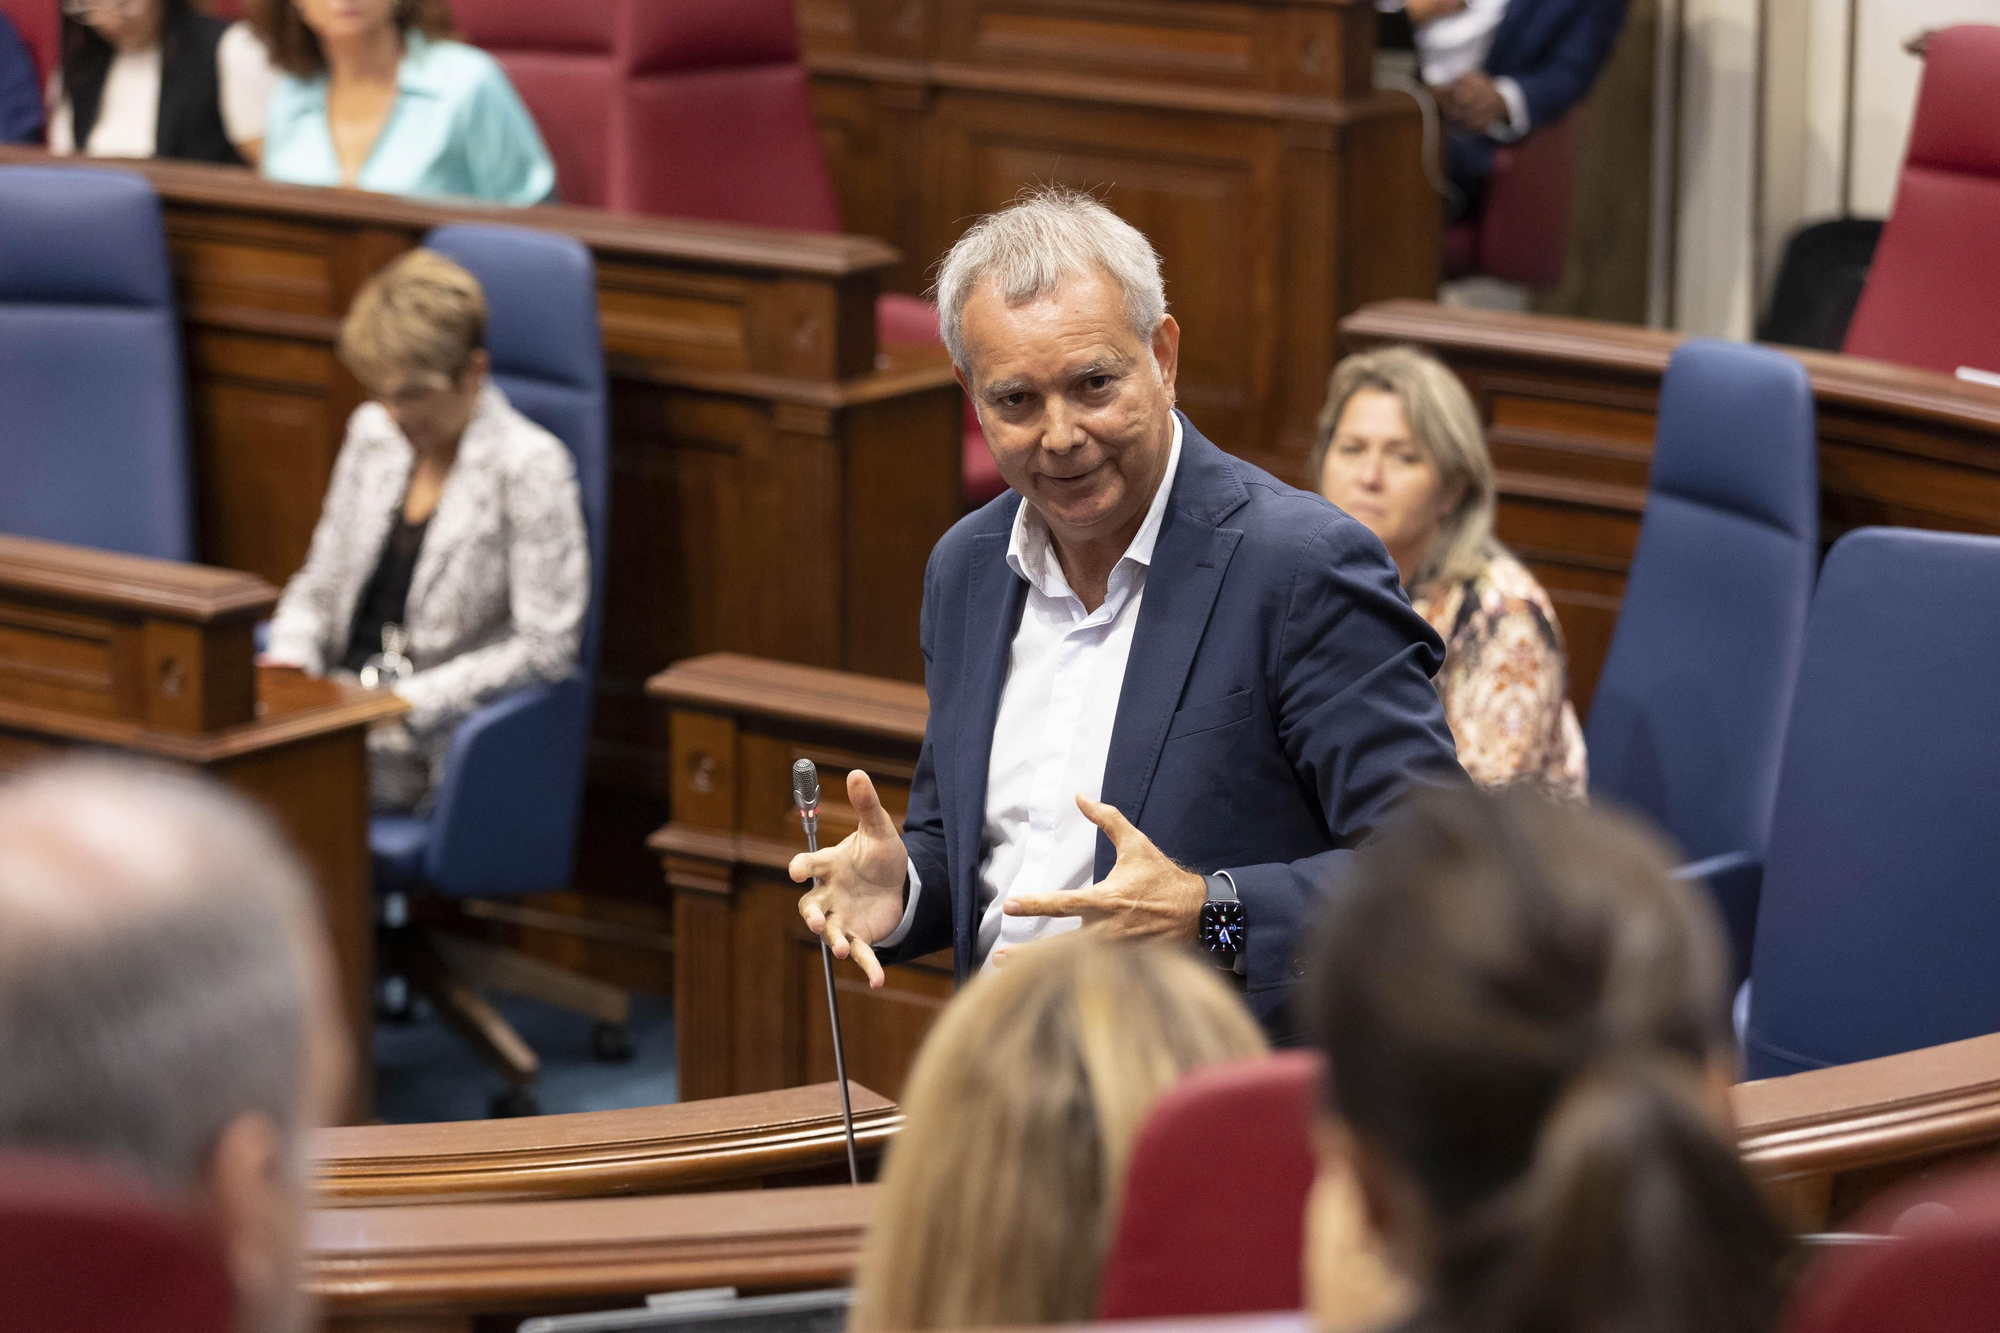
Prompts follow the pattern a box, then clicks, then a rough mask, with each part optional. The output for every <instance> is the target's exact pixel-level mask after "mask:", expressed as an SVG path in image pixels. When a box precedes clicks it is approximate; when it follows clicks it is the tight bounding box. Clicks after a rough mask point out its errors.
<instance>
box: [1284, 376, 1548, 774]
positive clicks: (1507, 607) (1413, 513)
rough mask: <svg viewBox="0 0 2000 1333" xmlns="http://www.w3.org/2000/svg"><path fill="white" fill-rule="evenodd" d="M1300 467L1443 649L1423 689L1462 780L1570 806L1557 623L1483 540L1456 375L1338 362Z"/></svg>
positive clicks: (1483, 503) (1483, 517)
mask: <svg viewBox="0 0 2000 1333" xmlns="http://www.w3.org/2000/svg"><path fill="white" fill-rule="evenodd" d="M1310 467H1311V474H1312V477H1313V480H1314V482H1315V483H1316V484H1317V485H1318V486H1319V490H1320V494H1321V495H1324V496H1325V497H1326V498H1327V499H1328V500H1331V501H1332V502H1333V503H1334V504H1336V505H1338V506H1340V507H1341V508H1342V509H1344V510H1346V511H1347V512H1348V513H1350V514H1352V515H1353V516H1354V517H1355V518H1358V519H1360V520H1361V521H1362V522H1363V523H1364V524H1366V525H1367V526H1368V528H1369V530H1370V531H1371V532H1373V533H1374V534H1375V535H1376V536H1377V537H1379V538H1381V539H1382V544H1383V546H1385V547H1387V548H1388V551H1389V558H1390V559H1392V560H1394V561H1395V562H1396V568H1397V570H1398V572H1400V573H1401V575H1402V579H1403V587H1404V590H1405V591H1407V592H1408V593H1409V595H1410V602H1411V604H1412V605H1413V606H1414V607H1415V608H1416V610H1417V613H1418V614H1419V615H1421V616H1423V618H1424V619H1425V620H1427V621H1429V622H1430V626H1431V628H1432V629H1434V630H1436V631H1437V632H1438V635H1439V637H1441V638H1442V639H1443V640H1444V642H1445V661H1444V667H1443V669H1441V670H1440V671H1439V672H1438V674H1437V678H1436V682H1435V683H1436V685H1437V690H1438V695H1439V697H1440V698H1441V699H1442V700H1443V701H1444V710H1445V717H1446V719H1447V720H1448V721H1449V722H1450V723H1451V731H1452V736H1453V738H1454V739H1455V740H1456V741H1457V742H1458V760H1459V763H1460V764H1462V765H1463V766H1464V768H1465V771H1466V772H1467V773H1468V774H1470V775H1471V776H1472V779H1473V780H1474V781H1475V782H1478V783H1481V784H1483V785H1486V786H1503V785H1506V784H1509V783H1515V782H1526V783H1530V784H1533V785H1536V786H1540V787H1542V788H1544V789H1546V790H1548V791H1550V792H1552V793H1555V794H1559V795H1564V796H1570V797H1574V798H1576V799H1579V800H1581V799H1582V798H1583V796H1584V791H1585V785H1586V781H1587V778H1588V772H1587V766H1586V762H1585V757H1584V749H1583V729H1582V727H1580V726H1579V725H1578V724H1577V719H1576V710H1575V708H1573V707H1572V706H1571V705H1570V702H1569V697H1568V688H1569V678H1568V669H1567V664H1566V662H1565V654H1564V649H1563V638H1562V626H1561V625H1559V624H1558V623H1557V622H1556V611H1555V606H1554V605H1553V604H1552V603H1551V602H1550V601H1549V595H1548V593H1546V592H1544V591H1543V590H1542V586H1541V584H1539V583H1537V582H1536V581H1535V577H1534V575H1532V574H1530V573H1529V572H1528V571H1527V569H1526V568H1524V567H1523V566H1522V564H1521V562H1520V561H1518V560H1516V559H1515V558H1514V557H1513V556H1512V555H1510V554H1508V552H1507V549H1506V548H1505V547H1504V546H1502V545H1501V544H1500V543H1499V542H1498V541H1497V540H1496V539H1495V538H1494V536H1493V513H1494V484H1493V460H1492V458H1491V457H1490V456H1489V455H1488V454H1487V452H1486V436H1485V433H1484V432H1483V431H1482V430H1481V429H1480V425H1479V413H1478V412H1477V411H1476V410H1475V409H1474V407H1473V405H1472V399H1471V397H1470V396H1469V395H1468V394H1467V393H1466V392H1465V386H1464V385H1462V384H1460V383H1459V381H1458V377H1457V376H1455V375H1453V374H1452V373H1451V371H1449V370H1447V369H1446V368H1445V367H1444V365H1443V364H1441V363H1440V362H1439V361H1437V360H1436V359H1435V358H1434V357H1431V356H1429V355H1427V354H1425V353H1423V352H1420V351H1418V350H1417V349H1416V348H1414V347H1387V348H1383V349H1381V350H1379V351H1373V352H1364V353H1361V354H1359V355H1357V356H1350V357H1348V358H1347V359H1346V360H1344V361H1342V362H1341V363H1340V364H1339V365H1338V366H1336V367H1334V371H1333V378H1332V380H1331V382H1330V383H1329V384H1328V385H1327V396H1326V406H1325V407H1324V408H1323V409H1322V410H1321V412H1320V416H1319V440H1318V443H1317V444H1316V445H1315V446H1314V449H1313V453H1312V459H1311V463H1310Z"/></svg>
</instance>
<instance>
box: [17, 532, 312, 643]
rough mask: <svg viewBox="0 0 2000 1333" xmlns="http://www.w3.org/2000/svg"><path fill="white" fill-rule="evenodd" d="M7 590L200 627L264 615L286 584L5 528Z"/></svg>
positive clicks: (231, 570)
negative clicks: (24, 534)
mask: <svg viewBox="0 0 2000 1333" xmlns="http://www.w3.org/2000/svg"><path fill="white" fill-rule="evenodd" d="M0 592H6V593H22V594H27V595H30V596H35V597H47V598H52V599H54V598H60V599H67V600H71V601H79V602H87V603H89V604H91V605H93V606H101V607H106V608H117V609H118V610H122V611H139V612H144V613H145V614H147V615H152V616H162V617H172V618H174V619H176V620H184V621H187V622H188V623H190V624H195V625H211V624H216V623H219V622H223V621H230V620H252V621H255V620H262V619H264V618H266V617H267V616H269V615H270V614H271V611H272V608H273V607H275V606H276V605H277V604H278V590H277V589H276V588H273V587H272V586H271V585H270V584H268V583H266V582H265V581H264V580H263V579H260V578H258V577H256V576H255V575H253V574H244V573H241V572H239V571H237V570H233V569H211V568H208V567H207V566H205V565H184V564H180V563H178V562H177V561H172V560H153V559H149V558H147V557H145V556H137V555H125V554H123V553H122V552H118V551H100V550H95V549H92V548H88V547H82V546H68V545H64V544H63V543H61V542H46V541H38V540H36V539H35V538H32V537H16V536H13V535H11V534H8V533H0Z"/></svg>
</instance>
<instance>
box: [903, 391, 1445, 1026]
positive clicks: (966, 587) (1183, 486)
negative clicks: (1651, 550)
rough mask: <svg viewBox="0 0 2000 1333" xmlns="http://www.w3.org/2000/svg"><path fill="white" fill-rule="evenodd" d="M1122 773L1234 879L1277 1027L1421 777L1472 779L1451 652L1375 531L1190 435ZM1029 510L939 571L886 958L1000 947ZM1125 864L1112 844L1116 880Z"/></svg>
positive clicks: (1128, 696)
mask: <svg viewBox="0 0 2000 1333" xmlns="http://www.w3.org/2000/svg"><path fill="white" fill-rule="evenodd" d="M1182 430H1183V435H1182V440H1181V460H1180V467H1179V469H1178V471H1177V472H1176V473H1175V476H1174V485H1173V490H1172V492H1171V494H1170V495H1169V497H1168V504H1167V508H1166V511H1165V514H1164V516H1163V518H1162V522H1161V525H1160V534H1159V539H1158V543H1157V545H1156V546H1155V547H1154V550H1153V561H1152V564H1151V566H1150V568H1149V569H1148V570H1147V573H1146V593H1145V598H1144V600H1143V601H1142V602H1141V603H1140V605H1139V622H1138V624H1137V626H1136V627H1135V628H1134V632H1133V638H1132V652H1131V657H1130V659H1129V661H1128V663H1127V665H1126V668H1125V683H1124V688H1123V690H1122V692H1121V694H1120V696H1119V700H1118V713H1117V716H1116V718H1115V719H1114V722H1113V725H1112V732H1111V748H1110V753H1109V755H1108V757H1107V758H1106V761H1105V766H1104V786H1103V799H1104V800H1105V801H1106V802H1107V803H1109V804H1111V805H1114V806H1116V807H1117V808H1118V809H1119V810H1121V811H1123V812H1124V814H1125V817H1126V818H1127V819H1130V820H1131V821H1132V822H1133V823H1134V824H1136V825H1137V826H1138V827H1139V829H1140V831H1141V832H1143V833H1145V834H1146V836H1147V837H1149V838H1151V839H1152V840H1153V842H1154V843H1155V845H1157V846H1158V847H1159V848H1160V850H1161V851H1163V852H1165V853H1166V854H1167V855H1168V856H1170V857H1172V858H1173V859H1174V860H1175V861H1178V862H1179V863H1180V864H1182V865H1184V866H1187V867H1189V868H1190V869H1194V870H1199V871H1201V872H1203V873H1208V872H1212V871H1216V870H1228V871H1229V872H1230V873H1231V874H1232V875H1233V876H1234V877H1235V880H1236V885H1237V889H1238V891H1239V892H1240V893H1241V895H1242V898H1243V904H1244V911H1245V916H1246V918H1247V921H1248V927H1249V930H1248V959H1247V962H1248V998H1249V1001H1250V1004H1251V1007H1252V1008H1253V1009H1254V1010H1256V1011H1257V1013H1258V1014H1259V1016H1260V1017H1262V1018H1264V1019H1265V1020H1266V1021H1267V1022H1270V1021H1273V1020H1275V1019H1276V1017H1277V1014H1278V1011H1279V1010H1280V1009H1281V1007H1282V1006H1283V1005H1284V1002H1285V999H1286V998H1287V996H1288V995H1289V994H1290V992H1291V989H1292V987H1293V986H1294V985H1295V984H1296V982H1297V979H1298V971H1297V966H1296V953H1297V948H1298V944H1299V942H1300V939H1299V937H1300V934H1301V930H1302V928H1303V927H1304V926H1305V924H1306V922H1307V920H1308V917H1309V915H1310V913H1311V912H1312V909H1313V907H1314V905H1315V902H1316V901H1317V899H1318V897H1319V895H1320V892H1321V891H1322V889H1323V888H1324V887H1325V886H1326V885H1327V883H1328V881H1329V880H1330V879H1331V878H1333V877H1334V876H1335V875H1337V874H1338V872H1339V870H1340V868H1341V864H1342V862H1343V860H1344V859H1345V858H1347V857H1349V856H1351V855H1352V853H1351V851H1348V850H1343V849H1348V848H1351V847H1352V846H1353V845H1354V844H1355V843H1356V842H1358V841H1359V840H1360V839H1361V838H1363V837H1365V836H1366V835H1367V834H1368V833H1369V831H1370V830H1371V829H1372V828H1373V826H1374V825H1375V824H1376V822H1377V821H1378V820H1379V819H1380V818H1381V816H1382V814H1383V813H1384V811H1385V810H1386V809H1387V807H1388V806H1389V805H1390V804H1391V803H1392V802H1393V801H1394V800H1395V798H1396V796H1397V794H1398V793H1399V792H1400V791H1401V789H1402V788H1403V786H1404V784H1405V783H1406V782H1407V781H1408V780H1409V779H1410V778H1411V777H1412V776H1413V775H1416V774H1421V773H1427V772H1444V773H1450V774H1457V773H1458V772H1459V769H1458V764H1457V758H1456V752H1455V750H1454V749H1453V746H1452V739H1451V730H1450V728H1449V726H1448V725H1447V724H1446V722H1445V717H1444V710H1443V708H1442V707H1441V706H1440V705H1439V703H1438V696H1437V692H1436V690H1435V689H1433V688H1432V686H1431V676H1432V675H1433V674H1434V673H1435V672H1436V671H1437V669H1438V666H1439V664H1440V663H1441V662H1442V661H1443V658H1444V647H1443V644H1442V643H1441V642H1440V641H1439V639H1438V637H1437V635H1436V634H1434V633H1432V632H1431V628H1430V626H1429V625H1427V624H1425V623H1424V620H1423V618H1422V617H1420V616H1418V615H1417V613H1416V612H1415V611H1413V610H1411V609H1410V604H1409V601H1408V600H1407V599H1406V598H1405V597H1404V595H1403V592H1402V589H1401V587H1400V586H1399V584H1398V582H1397V577H1396V567H1395V565H1394V564H1392V563H1391V562H1390V560H1389V557H1388V555H1387V553H1386V552H1384V550H1383V549H1382V544H1381V543H1380V542H1379V541H1377V540H1376V539H1375V535H1374V534H1373V533H1371V532H1369V531H1368V529H1367V528H1365V527H1363V526H1362V525H1361V524H1360V523H1359V522H1357V521H1356V520H1354V519H1352V518H1350V517H1348V516H1347V515H1346V514H1344V513H1342V512H1341V511H1340V510H1338V509H1335V508H1334V507H1333V506H1332V505H1330V504H1328V503H1327V502H1326V501H1324V500H1322V499H1320V498H1319V497H1318V496H1316V495H1310V494H1307V493H1306V492H1304V491H1301V490H1297V489H1295V488H1293V487H1290V486H1287V485H1285V484H1284V483H1283V482H1280V481H1279V480H1277V479H1276V478H1275V477H1272V476H1271V475H1270V474H1268V473H1266V472H1263V471H1260V470H1259V469H1257V468H1254V467H1252V466H1250V465H1249V464H1248V463H1245V462H1243V461H1241V460H1240V459H1236V458H1232V457H1230V456H1229V455H1228V454H1225V453H1223V452H1222V450H1220V449H1218V448H1216V447H1215V446H1214V445H1213V444H1211V443H1209V442H1208V441H1207V440H1206V439H1204V438H1202V436H1201V434H1200V432H1198V431H1196V430H1195V429H1194V427H1193V426H1192V425H1191V424H1189V423H1188V422H1187V419H1186V418H1185V417H1183V418H1182ZM1020 504H1021V499H1020V497H1019V496H1018V495H1016V494H1015V493H1014V492H1012V491H1009V492H1008V493H1007V494H1005V495H1003V496H1001V497H1000V498H999V499H997V500H994V501H993V502H992V503H990V504H988V505H987V506H985V507H984V508H983V509H980V510H979V511H978V512H976V513H973V514H970V515H968V516H966V517H965V518H963V519H961V520H959V522H958V523H957V524H956V525H955V526H954V527H953V528H952V529H951V531H950V532H948V533H946V534H945V536H944V538H943V540H941V541H940V542H939V543H938V544H937V548H936V549H935V550H934V551H933V552H932V553H931V559H930V566H929V569H928V570H927V571H926V573H925V577H924V606H923V619H922V638H923V650H924V662H925V683H926V687H927V688H928V690H929V693H930V723H929V726H928V728H927V729H926V731H925V734H924V746H923V753H922V756H921V758H920V759H919V760H918V762H917V774H916V781H915V783H914V785H913V786H912V788H911V791H910V808H909V817H908V819H907V820H906V821H905V823H904V826H903V842H904V844H905V846H907V847H908V849H909V853H910V859H911V861H912V862H914V863H915V865H916V868H917V872H918V875H919V877H920V879H921V882H922V886H923V888H922V893H921V895H920V898H919V901H918V904H917V908H916V913H915V916H914V918H913V920H912V924H911V928H910V933H909V935H908V936H907V937H906V938H905V940H904V941H903V943H902V944H901V945H900V946H899V947H898V948H896V949H895V950H893V951H885V955H887V956H890V957H891V960H892V961H893V959H894V958H916V957H919V956H921V955H923V954H927V953H930V952H932V951H934V950H937V949H942V948H944V947H946V946H947V945H949V946H950V947H951V949H952V951H953V958H954V962H955V966H956V971H957V974H958V978H959V980H960V981H961V982H963V981H964V980H966V979H967V978H968V977H969V976H970V975H971V972H972V967H973V962H974V960H973V956H972V953H973V943H974V937H975V935H976V934H977V931H978V928H979V910H980V909H979V899H978V884H979V867H980V843H981V838H982V833H983V829H984V826H985V823H986V771H987V767H988V763H989V761H990V759H991V757H992V748H993V728H994V723H995V719H996V718H997V716H998V713H999V708H1000V691H1001V688H1002V686H1003V685H1004V684H1005V683H1006V678H1007V666H1008V661H1009V658H1010V653H1011V649H1012V644H1013V640H1014V632H1015V629H1016V628H1017V627H1018V626H1019V624H1020V621H1021V612H1022V609H1023V607H1024V606H1025V605H1026V604H1027V589H1028V585H1027V583H1026V582H1024V581H1023V580H1022V579H1021V578H1020V577H1019V576H1018V575H1016V574H1015V573H1014V571H1013V569H1012V568H1011V567H1009V565H1008V564H1007V542H1008V537H1009V535H1010V533H1011V532H1012V530H1013V526H1014V515H1015V511H1016V510H1017V509H1019V507H1020ZM1116 859H1117V858H1116V856H1115V854H1114V853H1113V851H1112V847H1111V842H1110V840H1109V839H1108V838H1106V837H1105V836H1104V835H1103V834H1102V833H1100V834H1098V838H1097V865H1096V878H1097V879H1100V880H1101V879H1103V878H1104V877H1105V876H1106V875H1107V874H1109V873H1110V871H1111V867H1112V865H1113V863H1114V862H1115V861H1116Z"/></svg>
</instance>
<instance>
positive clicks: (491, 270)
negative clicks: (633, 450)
mask: <svg viewBox="0 0 2000 1333" xmlns="http://www.w3.org/2000/svg"><path fill="white" fill-rule="evenodd" d="M424 245H425V246H426V247H427V248H429V249H432V250H435V251H437V252H438V253H439V254H441V255H444V256H445V257H446V258H448V259H450V260H451V261H452V262H454V263H456V264H458V265H460V266H462V267H463V268H465V269H466V270H467V271H468V272H470V273H471V274H472V276H474V277H475V278H478V279H479V283H480V285H481V286H482V287H484V288H485V289H486V306H487V320H486V350H487V352H488V353H489V354H490V355H491V356H492V358H493V382H494V383H495V384H497V385H499V386H500V389H501V391H502V392H503V393H505V394H506V395H507V398H508V401H510V402H511V403H513V404H514V407H515V409H516V410H517V411H519V412H520V413H521V414H522V415H523V416H525V417H527V418H528V419H529V420H530V421H532V422H534V423H535V424H536V425H538V426H540V427H542V429H544V430H546V431H548V432H549V433H550V434H551V435H554V436H555V437H556V438H557V439H559V440H561V441H562V442H563V443H564V444H566V445H568V446H569V451H570V453H571V454H572V455H574V456H575V458H576V480H577V489H578V492H579V496H580V499H581V500H582V504H583V521H584V525H585V527H586V528H587V529H588V531H589V538H590V611H589V613H588V615H587V616H586V618H585V621H584V629H583V645H582V653H581V666H582V670H583V672H584V674H585V675H592V674H595V672H596V669H597V651H598V643H599V640H600V639H601V638H602V632H603V626H604V578H605V569H606V540H605V539H606V529H607V527H608V525H609V521H610V489H611V462H610V442H609V438H608V437H609V425H608V421H607V416H606V413H607V411H608V403H609V394H608V392H607V390H606V388H605V374H604V346H603V343H602V341H601V340H600V339H599V337H598V331H597V266H596V264H595V262H594V261H593V260H592V259H591V256H590V250H589V249H588V248H587V247H586V246H584V245H583V244H582V243H581V242H579V241H576V240H572V239H571V238H569V237H567V236H556V235H553V234H551V233H548V232H540V231H529V230H527V229H525V228H521V227H496V226H484V225H478V224H472V223H467V224H463V225H458V226H451V227H439V228H437V229H436V230H434V231H432V232H431V233H430V234H429V235H428V236H427V237H425V238H424Z"/></svg>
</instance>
